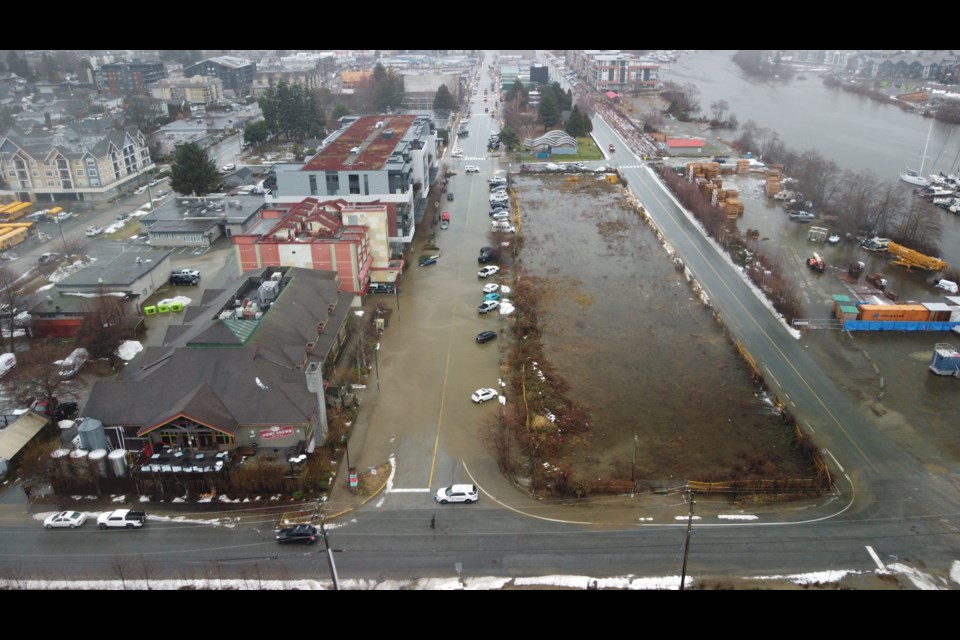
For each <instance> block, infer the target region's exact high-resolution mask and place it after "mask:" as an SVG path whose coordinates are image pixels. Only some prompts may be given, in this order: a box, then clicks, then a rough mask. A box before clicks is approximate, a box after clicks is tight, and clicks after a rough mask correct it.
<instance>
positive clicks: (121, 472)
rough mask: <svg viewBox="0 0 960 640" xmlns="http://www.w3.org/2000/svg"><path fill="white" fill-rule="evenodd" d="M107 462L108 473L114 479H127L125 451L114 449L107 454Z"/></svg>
mask: <svg viewBox="0 0 960 640" xmlns="http://www.w3.org/2000/svg"><path fill="white" fill-rule="evenodd" d="M107 460H108V461H109V463H110V471H111V472H112V473H113V476H114V477H115V478H126V477H127V471H128V466H127V450H126V449H115V450H114V451H111V452H110V453H108V454H107Z"/></svg>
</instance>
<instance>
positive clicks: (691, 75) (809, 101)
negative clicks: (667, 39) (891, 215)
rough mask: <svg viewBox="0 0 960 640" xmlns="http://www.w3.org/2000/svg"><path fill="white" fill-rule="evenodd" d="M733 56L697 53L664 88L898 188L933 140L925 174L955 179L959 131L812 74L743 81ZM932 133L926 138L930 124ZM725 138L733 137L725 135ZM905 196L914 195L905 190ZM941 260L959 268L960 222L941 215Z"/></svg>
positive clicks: (672, 72) (667, 74)
mask: <svg viewBox="0 0 960 640" xmlns="http://www.w3.org/2000/svg"><path fill="white" fill-rule="evenodd" d="M734 53H735V52H734V51H700V52H696V53H693V54H690V55H685V56H683V57H682V58H681V59H680V60H678V61H677V62H675V63H673V64H672V65H671V68H669V69H663V70H662V71H661V78H662V79H663V80H671V81H674V82H678V83H684V84H686V83H691V84H694V85H696V86H697V88H698V89H699V91H700V105H701V113H702V114H704V115H708V114H709V113H710V104H711V103H712V102H715V101H717V100H726V101H727V103H728V104H729V105H730V113H732V114H735V115H736V117H737V120H739V122H740V124H741V125H742V124H743V123H745V122H747V121H748V120H753V121H754V122H756V123H757V124H758V125H760V126H762V127H767V128H769V129H771V130H773V131H776V132H777V133H778V135H779V136H780V139H781V140H783V142H784V143H785V144H786V145H787V147H789V148H791V149H794V150H797V151H804V150H807V149H815V150H817V151H819V152H820V153H821V154H822V155H823V156H824V157H826V158H828V159H830V160H833V161H834V162H836V163H837V165H839V166H840V167H841V168H842V169H848V170H851V171H862V170H865V169H869V170H870V171H872V172H873V173H874V174H876V175H877V176H878V177H879V178H880V179H884V180H891V181H898V182H899V178H898V176H899V174H900V173H901V172H902V171H903V170H904V169H905V168H906V167H908V166H909V167H911V168H914V169H919V166H920V159H921V156H922V155H923V148H924V144H925V142H926V140H927V134H928V131H929V132H930V143H929V145H928V148H927V154H926V161H925V163H924V173H925V174H929V173H933V172H936V171H943V172H944V173H947V172H950V171H954V172H956V171H957V162H958V160H960V131H958V130H957V129H958V127H957V126H956V125H948V124H943V123H940V122H936V121H933V120H930V119H927V118H923V117H921V116H919V115H918V114H916V113H907V112H904V111H902V110H901V109H899V108H898V107H896V106H894V105H889V104H883V103H880V102H876V101H874V100H871V99H870V98H867V97H865V96H860V95H857V94H853V93H849V92H847V91H842V90H840V89H837V88H833V87H826V86H824V84H823V82H822V81H821V79H820V78H819V77H818V75H819V74H818V73H816V72H807V73H802V72H801V73H802V74H803V75H805V76H806V80H798V79H797V78H792V79H789V80H772V79H759V78H753V77H748V76H746V75H745V74H744V73H743V72H742V71H741V70H740V68H739V67H738V66H737V65H736V64H734V63H733V61H732V60H731V58H732V56H733V54H734ZM931 122H933V129H932V131H931V130H930V123H931ZM723 135H724V136H730V135H731V134H730V133H729V132H724V133H723ZM901 184H903V188H904V189H907V190H909V189H912V188H913V187H912V186H910V185H908V184H906V183H902V182H901ZM941 215H942V216H943V218H944V219H943V237H942V240H941V243H940V247H941V256H940V257H942V258H943V259H944V260H946V261H948V262H949V263H950V264H951V266H960V216H958V215H954V214H951V213H950V212H948V211H942V214H941Z"/></svg>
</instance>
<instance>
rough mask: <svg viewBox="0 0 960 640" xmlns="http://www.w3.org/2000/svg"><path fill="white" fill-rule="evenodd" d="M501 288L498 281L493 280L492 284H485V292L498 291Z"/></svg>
mask: <svg viewBox="0 0 960 640" xmlns="http://www.w3.org/2000/svg"><path fill="white" fill-rule="evenodd" d="M499 290H500V285H498V284H497V283H496V282H491V283H490V284H485V285H483V292H484V293H496V292H497V291H499Z"/></svg>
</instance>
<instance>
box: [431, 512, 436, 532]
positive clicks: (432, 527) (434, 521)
mask: <svg viewBox="0 0 960 640" xmlns="http://www.w3.org/2000/svg"><path fill="white" fill-rule="evenodd" d="M430 528H431V529H436V528H437V516H436V514H434V515H432V516H430Z"/></svg>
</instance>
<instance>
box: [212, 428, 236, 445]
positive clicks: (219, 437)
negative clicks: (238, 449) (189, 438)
mask: <svg viewBox="0 0 960 640" xmlns="http://www.w3.org/2000/svg"><path fill="white" fill-rule="evenodd" d="M214 438H215V439H216V441H217V444H226V445H232V444H233V436H231V435H230V434H229V433H220V432H219V431H215V432H214Z"/></svg>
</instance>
